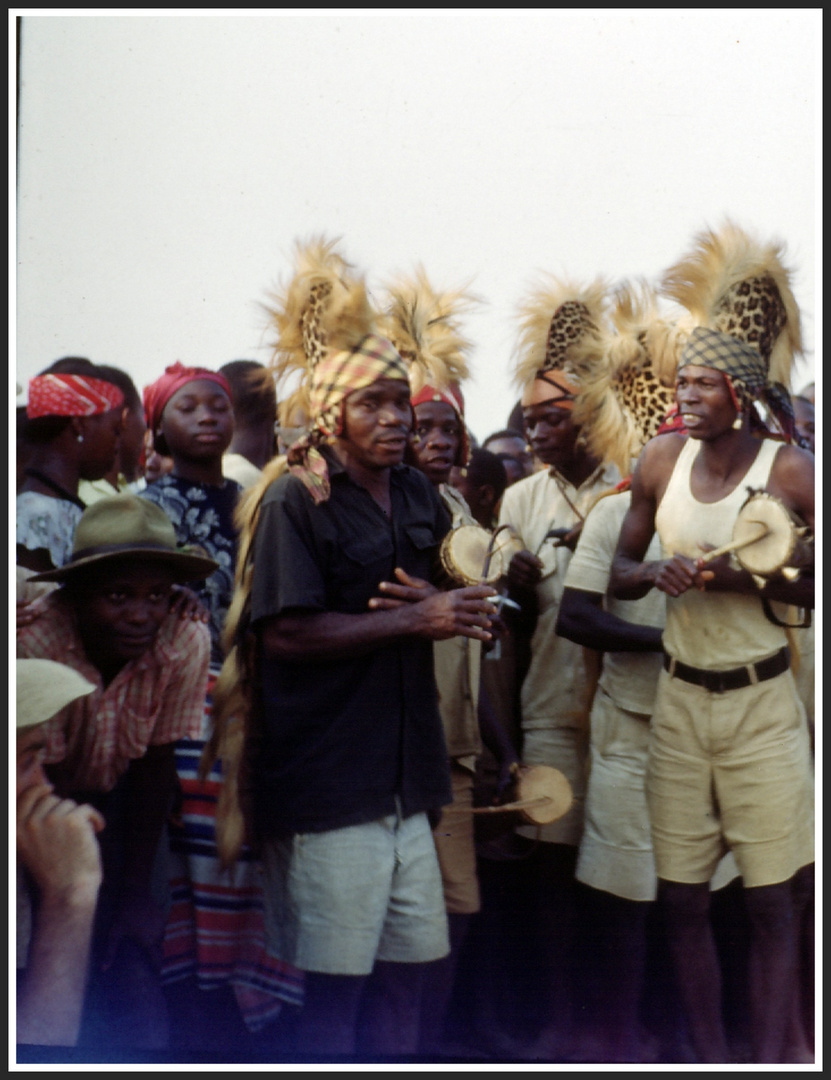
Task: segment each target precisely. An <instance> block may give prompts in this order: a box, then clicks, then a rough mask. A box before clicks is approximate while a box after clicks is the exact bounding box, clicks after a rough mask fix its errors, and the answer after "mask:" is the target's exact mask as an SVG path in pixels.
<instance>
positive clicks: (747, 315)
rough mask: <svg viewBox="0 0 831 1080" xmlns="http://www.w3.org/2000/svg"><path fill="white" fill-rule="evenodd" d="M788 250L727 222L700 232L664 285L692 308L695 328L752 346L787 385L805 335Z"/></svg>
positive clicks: (772, 375)
mask: <svg viewBox="0 0 831 1080" xmlns="http://www.w3.org/2000/svg"><path fill="white" fill-rule="evenodd" d="M784 252H785V246H784V244H783V243H781V242H779V241H770V242H768V243H762V242H761V241H759V240H758V239H756V238H755V237H753V236H751V235H750V234H749V233H747V232H745V230H744V229H742V228H740V226H738V225H736V224H735V223H734V222H733V221H730V220H728V221H726V222H725V224H724V225H723V226H722V227H721V228H720V229H719V230H718V231H716V230H713V229H704V230H702V231H701V232H699V233H698V234H697V235H696V237H695V239H694V242H693V247H692V249H691V251H689V252H688V253H687V254H686V255H685V256H684V257H683V258H681V259H680V260H679V261H678V262H677V263H675V265H674V266H671V267H670V268H669V270H667V271H666V273H665V274H664V276H663V280H662V286H661V288H662V291H663V293H664V294H665V295H666V296H668V297H670V298H671V299H673V300H675V301H676V302H677V303H679V304H682V305H683V306H684V307H685V308H686V309H687V310H688V311H689V312H690V314H691V315H692V318H693V322H694V324H695V325H696V326H705V327H708V328H709V329H711V330H719V331H721V332H722V333H726V334H729V335H731V336H732V337H737V338H740V339H741V340H743V341H746V342H748V343H750V344H752V345H753V346H754V347H755V348H756V349H757V350H758V351H759V353H760V354H761V356H762V358H763V359H764V361H765V364H766V365H767V371H768V379H769V381H770V382H772V383H781V384H782V385H783V386H785V387H789V386H790V380H791V372H792V369H793V364H794V359H795V356H796V354H798V353H800V352H801V351H802V334H801V329H800V315H799V306H798V305H797V302H796V299H795V297H794V295H793V292H792V290H791V283H790V282H791V273H790V271H789V270H787V269H786V268H785V266H784V264H783V262H782V258H783V256H784Z"/></svg>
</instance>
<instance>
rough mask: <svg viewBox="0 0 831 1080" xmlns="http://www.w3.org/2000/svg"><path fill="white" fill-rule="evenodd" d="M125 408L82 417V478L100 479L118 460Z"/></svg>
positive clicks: (80, 469)
mask: <svg viewBox="0 0 831 1080" xmlns="http://www.w3.org/2000/svg"><path fill="white" fill-rule="evenodd" d="M123 411H124V410H123V409H120V408H119V409H110V411H109V412H105V413H98V414H96V415H95V416H84V417H81V424H82V428H83V431H82V434H83V437H84V445H83V450H82V453H81V458H80V462H79V471H80V475H81V479H82V480H100V479H101V477H102V476H106V475H107V473H108V472H109V471H110V469H112V467H113V466H114V465H115V462H116V455H117V454H118V447H119V440H120V438H121V428H122V413H123Z"/></svg>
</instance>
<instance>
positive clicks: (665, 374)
mask: <svg viewBox="0 0 831 1080" xmlns="http://www.w3.org/2000/svg"><path fill="white" fill-rule="evenodd" d="M610 317H611V329H610V330H608V331H606V332H605V333H603V335H602V348H601V349H598V348H597V346H596V344H595V343H594V342H592V343H590V344H589V345H588V347H587V346H586V344H584V343H579V342H578V344H577V345H576V346H575V347H574V348H573V350H572V353H571V361H570V362H571V365H572V368H573V370H574V373H575V375H576V378H577V382H578V384H579V387H580V389H579V391H578V393H577V396H576V398H575V402H574V419H575V422H576V423H578V424H580V425H581V426H584V429H585V431H586V442H587V445H588V447H589V449H590V450H591V452H592V453H593V454H594V455H595V456H596V457H598V458H600V459H601V460H602V461H604V462H612V463H613V464H615V465H617V467H618V469H619V470H620V472H621V474H622V475H623V476H626V475H628V473H629V471H630V469H631V464H632V459H633V458H634V457H637V455H638V454H639V453H640V452H641V450H642V449H643V447H644V446H645V445H646V443H647V442H648V441H649V440H650V439H651V438H652V437H653V436H654V435H655V434H657V431H658V427H659V426H660V424H661V421H662V420H663V419H664V417H665V416H666V414H667V412H668V410H669V409H670V408H671V407H672V405H673V403H674V400H675V372H676V368H677V366H678V360H679V357H680V355H681V350H682V349H683V346H684V342H685V341H686V339H687V336H688V327H687V326H686V325H685V324H684V323H679V322H673V321H672V320H670V319H668V318H665V317H663V316H662V315H660V314H659V311H658V300H657V296H656V293H655V291H654V290H653V289H652V288H651V286H650V285H649V284H648V283H647V282H646V281H643V280H639V281H636V282H631V283H630V282H624V283H623V284H621V285H620V286H618V288H617V289H616V290H615V292H614V302H613V305H612V308H611V312H610Z"/></svg>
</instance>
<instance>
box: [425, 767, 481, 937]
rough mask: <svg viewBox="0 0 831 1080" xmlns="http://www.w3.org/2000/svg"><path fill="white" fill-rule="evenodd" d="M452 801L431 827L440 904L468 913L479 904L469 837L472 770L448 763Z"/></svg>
mask: <svg viewBox="0 0 831 1080" xmlns="http://www.w3.org/2000/svg"><path fill="white" fill-rule="evenodd" d="M450 779H451V781H452V784H453V802H452V803H451V804H450V806H445V807H444V809H443V810H442V813H441V820H440V821H439V823H438V825H437V826H436V828H435V829H434V830H433V839H434V840H435V842H436V854H437V855H438V857H439V867H440V868H441V880H442V885H443V886H444V903H445V906H446V907H447V910H448V912H449V913H450V914H451V915H472V914H473V913H474V912H475V911H478V910H479V908H480V906H481V899H480V896H479V878H478V877H477V874H476V844H475V840H474V836H473V814H472V813H471V812H470V811H471V809H472V807H473V773H471V772H468V770H467V769H463V768H462V767H461V765H456V764H455V763H453V762H451V765H450Z"/></svg>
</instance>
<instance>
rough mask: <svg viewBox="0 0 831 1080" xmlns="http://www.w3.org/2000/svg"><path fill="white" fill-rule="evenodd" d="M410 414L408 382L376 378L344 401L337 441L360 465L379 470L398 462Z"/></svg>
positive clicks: (403, 449)
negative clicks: (341, 430)
mask: <svg viewBox="0 0 831 1080" xmlns="http://www.w3.org/2000/svg"><path fill="white" fill-rule="evenodd" d="M412 416H413V410H412V406H411V405H410V384H409V383H408V382H405V381H404V380H403V379H389V378H382V379H376V380H375V382H374V383H371V384H370V385H369V386H366V387H364V388H363V389H362V390H355V391H354V392H353V393H351V394H350V395H349V397H347V399H346V401H345V402H344V406H343V432H342V434H341V435H340V436H339V440H338V441H339V444H340V445H341V447H342V449H343V450H344V451H345V452H346V453H347V454H348V456H349V457H350V458H351V460H352V461H354V462H355V463H356V464H358V465H360V466H361V467H362V468H365V469H370V470H373V471H378V470H382V469H389V468H390V467H391V466H393V465H400V464H401V462H402V461H403V459H404V452H405V450H406V449H407V440H408V439H409V436H410V429H411V425H412Z"/></svg>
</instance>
